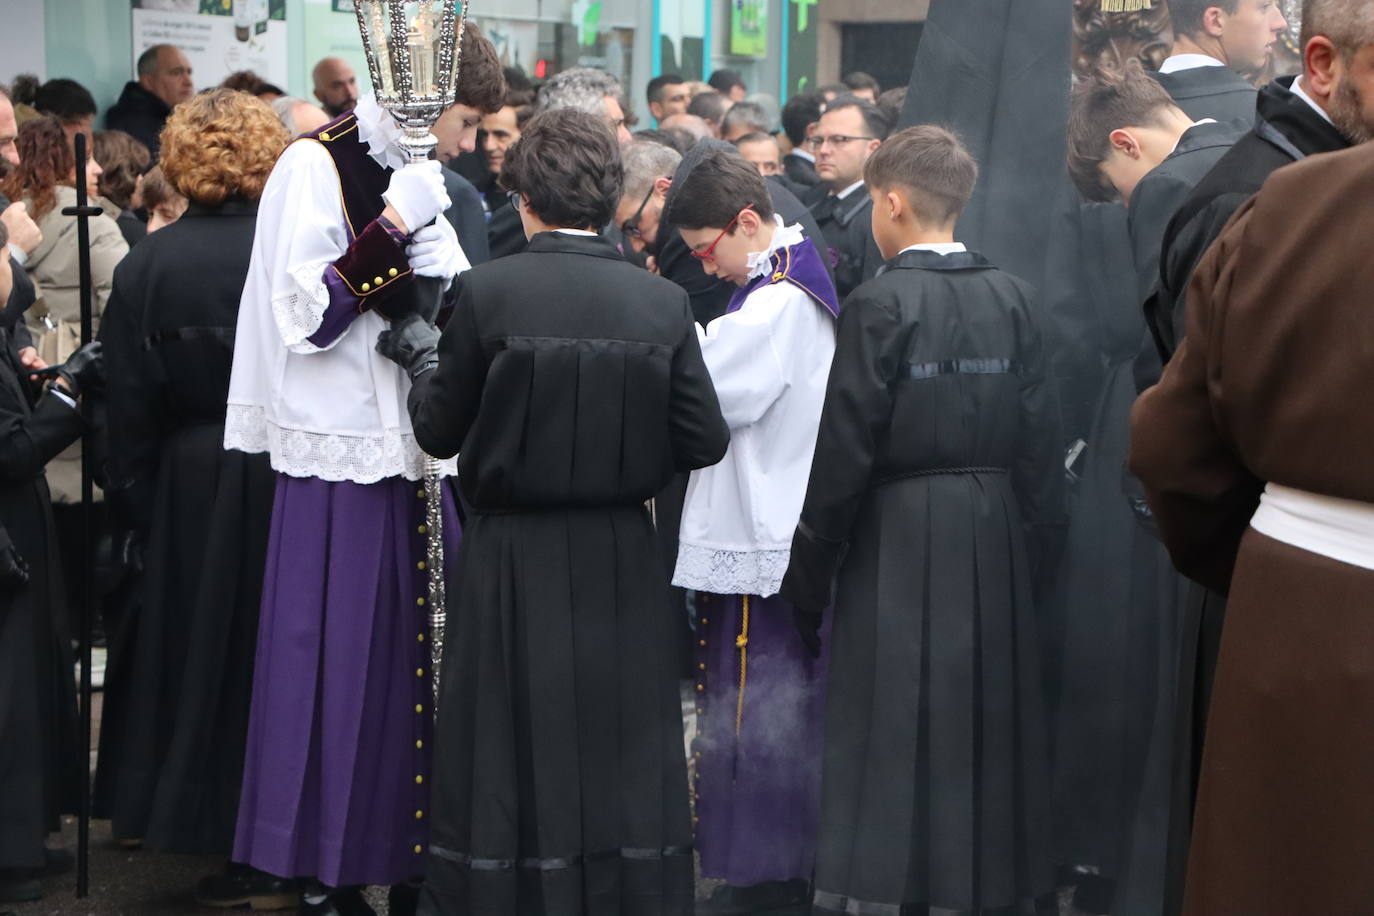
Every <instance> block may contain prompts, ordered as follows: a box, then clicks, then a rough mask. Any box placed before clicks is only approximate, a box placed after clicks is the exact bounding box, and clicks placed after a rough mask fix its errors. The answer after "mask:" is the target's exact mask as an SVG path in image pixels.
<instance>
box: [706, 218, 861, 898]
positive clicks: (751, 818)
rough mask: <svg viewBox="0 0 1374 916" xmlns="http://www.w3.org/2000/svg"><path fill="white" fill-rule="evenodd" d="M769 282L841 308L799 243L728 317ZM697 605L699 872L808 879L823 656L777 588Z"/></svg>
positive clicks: (783, 252) (740, 883)
mask: <svg viewBox="0 0 1374 916" xmlns="http://www.w3.org/2000/svg"><path fill="white" fill-rule="evenodd" d="M772 283H791V284H792V285H793V286H796V287H797V288H798V289H800V290H802V291H803V292H805V293H806V294H807V295H808V296H809V297H810V298H811V299H812V300H814V301H815V302H816V303H817V304H818V305H819V306H821V307H822V308H824V309H825V310H826V311H827V312H829V313H830V314H832V315H836V316H838V315H839V311H840V306H839V301H838V297H837V296H836V294H835V288H834V285H833V284H832V283H831V281H830V277H829V275H828V274H827V273H826V270H825V265H824V264H823V263H822V261H821V256H820V254H819V253H818V252H817V250H816V247H815V245H814V244H812V243H811V242H810V241H809V240H807V241H804V242H802V243H801V244H798V245H793V246H791V247H788V248H782V249H779V250H777V251H775V252H773V255H772V266H771V269H770V270H769V271H768V273H766V274H763V275H762V276H759V277H757V278H755V279H754V280H753V281H752V282H750V283H749V284H747V285H746V286H743V287H741V288H740V289H738V290H736V292H735V294H734V296H732V297H731V299H730V305H729V307H728V309H727V310H726V313H727V314H729V313H730V312H734V311H737V310H738V309H740V308H741V307H743V305H744V301H745V299H747V298H748V296H749V294H750V293H752V292H753V291H754V290H756V289H758V288H760V287H762V286H765V285H768V284H772ZM696 613H697V619H696V637H695V639H696V644H695V647H694V649H695V651H694V659H693V663H694V665H695V674H696V692H697V699H696V711H697V737H696V740H695V741H694V742H693V744H692V764H693V771H694V774H695V779H694V790H693V791H694V800H695V804H696V845H697V851H698V853H699V854H700V856H701V872H702V874H703V875H705V876H706V877H709V878H721V879H724V880H725V882H726V883H727V884H730V885H734V886H736V887H746V886H749V885H754V884H760V883H763V882H766V881H792V880H809V879H810V877H811V871H812V866H813V864H814V861H815V838H816V824H817V818H818V809H819V805H820V782H821V740H822V722H823V718H824V713H825V671H826V657H825V654H824V652H823V654H822V656H821V658H819V659H813V658H812V657H811V655H810V654H809V653H808V652H807V650H806V648H805V646H804V645H803V644H802V641H801V638H800V637H799V636H798V635H797V631H796V628H795V626H794V625H793V622H792V605H791V604H790V603H789V602H788V601H787V600H785V599H784V598H782V597H780V596H777V595H774V596H772V597H769V598H761V597H758V596H757V595H714V594H709V593H706V592H698V593H697V596H696ZM826 619H827V621H828V620H829V615H827V618H826ZM827 627H828V623H827ZM826 645H828V639H825V638H824V636H823V637H822V646H823V647H824V646H826Z"/></svg>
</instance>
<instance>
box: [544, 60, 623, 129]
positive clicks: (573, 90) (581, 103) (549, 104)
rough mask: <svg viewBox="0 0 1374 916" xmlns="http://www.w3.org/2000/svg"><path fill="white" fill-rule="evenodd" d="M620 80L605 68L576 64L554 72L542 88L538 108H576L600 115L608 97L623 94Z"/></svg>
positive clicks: (616, 97) (554, 109)
mask: <svg viewBox="0 0 1374 916" xmlns="http://www.w3.org/2000/svg"><path fill="white" fill-rule="evenodd" d="M623 91H624V90H623V88H622V87H621V85H620V80H618V79H616V78H615V77H614V76H611V74H609V73H607V72H606V71H605V70H597V69H595V68H593V67H573V68H572V69H570V70H564V71H563V72H561V73H559V74H557V75H555V76H554V77H553V78H551V79H550V80H549V81H548V82H547V83H545V84H544V86H543V88H541V89H540V90H539V98H538V100H537V101H536V106H537V107H538V110H539V111H557V110H559V109H562V108H573V109H576V110H578V111H585V112H587V113H588V114H594V115H596V116H597V117H601V116H603V115H604V114H605V111H604V109H603V105H604V104H605V99H606V97H607V96H610V97H611V98H615V99H618V98H620V96H621V94H622V93H623Z"/></svg>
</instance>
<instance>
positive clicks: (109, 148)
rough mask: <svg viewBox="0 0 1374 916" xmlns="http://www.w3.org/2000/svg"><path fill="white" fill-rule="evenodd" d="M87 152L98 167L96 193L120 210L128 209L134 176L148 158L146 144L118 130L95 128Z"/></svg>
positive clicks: (135, 185) (142, 171)
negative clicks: (98, 164) (89, 152)
mask: <svg viewBox="0 0 1374 916" xmlns="http://www.w3.org/2000/svg"><path fill="white" fill-rule="evenodd" d="M91 155H92V156H94V157H95V161H96V162H99V163H100V168H101V170H102V172H101V175H100V181H99V184H100V196H101V197H103V198H105V199H106V200H108V201H110V202H111V203H113V204H115V205H116V206H118V207H119V208H120V209H121V210H126V209H128V207H129V200H130V198H132V197H133V193H134V188H136V187H138V179H139V177H140V176H142V175H143V173H144V172H146V171H147V170H148V163H149V162H151V161H152V156H150V155H149V153H148V147H146V146H144V145H143V144H142V143H140V142H138V141H137V140H135V139H134V138H133V137H131V136H130V135H129V134H126V133H125V132H124V131H122V130H98V131H96V132H95V137H94V142H93V143H92V144H91Z"/></svg>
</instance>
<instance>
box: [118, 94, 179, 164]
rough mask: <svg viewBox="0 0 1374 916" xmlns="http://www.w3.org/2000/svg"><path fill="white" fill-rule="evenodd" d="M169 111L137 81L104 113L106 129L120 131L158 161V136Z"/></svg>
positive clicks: (162, 102) (160, 145) (160, 144)
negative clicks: (143, 147)
mask: <svg viewBox="0 0 1374 916" xmlns="http://www.w3.org/2000/svg"><path fill="white" fill-rule="evenodd" d="M171 113H172V109H171V108H169V107H168V105H167V103H166V102H164V101H162V99H160V98H158V97H157V96H155V95H153V94H152V93H151V92H149V91H148V90H147V89H144V88H143V87H142V86H141V85H139V83H137V82H128V83H125V84H124V91H123V92H121V93H120V94H119V101H117V102H115V103H114V105H112V106H111V107H110V110H109V111H107V112H106V113H105V126H106V127H108V128H109V129H110V130H122V131H124V132H125V133H127V134H129V135H131V136H132V137H133V138H134V139H135V140H137V141H138V142H139V143H142V144H143V145H144V146H146V147H148V152H150V153H152V154H153V162H157V157H158V151H159V150H160V149H161V147H162V140H161V138H160V136H159V135H160V134H161V133H162V125H164V124H166V123H167V116H168V115H170V114H171Z"/></svg>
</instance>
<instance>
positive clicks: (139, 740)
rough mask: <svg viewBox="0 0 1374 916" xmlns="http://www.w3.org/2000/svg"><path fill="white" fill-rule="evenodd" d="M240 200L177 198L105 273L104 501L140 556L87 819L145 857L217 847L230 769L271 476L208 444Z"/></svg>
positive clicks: (244, 691) (240, 265) (236, 754)
mask: <svg viewBox="0 0 1374 916" xmlns="http://www.w3.org/2000/svg"><path fill="white" fill-rule="evenodd" d="M256 212H257V208H256V205H255V204H251V203H248V202H246V201H242V200H237V199H231V200H229V201H227V202H226V203H224V204H223V205H222V206H220V207H214V208H210V207H204V206H201V205H198V204H192V205H191V206H190V208H188V209H187V211H186V214H185V216H183V217H182V218H181V219H180V220H178V221H177V222H176V223H173V224H172V225H171V226H168V227H166V228H165V229H161V230H159V231H158V232H155V233H153V234H151V235H149V236H148V237H147V238H146V239H145V240H144V241H142V242H140V243H139V244H138V247H137V248H136V249H134V251H133V252H132V253H131V254H130V255H129V256H128V257H127V258H125V260H124V261H123V263H121V264H120V265H119V268H118V269H117V270H116V271H115V282H114V292H113V294H112V296H111V299H110V303H109V306H108V307H107V309H106V312H105V319H104V322H103V324H102V328H101V336H102V339H103V340H104V342H105V352H106V360H107V363H108V368H109V375H110V383H109V411H110V452H111V454H110V464H109V474H110V478H111V482H112V488H111V490H110V491H109V493H110V499H111V501H112V504H113V505H115V506H117V507H119V509H120V513H119V514H120V515H121V516H122V519H121V520H122V521H123V523H124V524H125V525H128V526H131V527H132V530H133V531H134V532H135V533H136V534H137V537H138V539H139V541H140V542H141V544H142V545H143V562H144V573H143V576H142V580H141V582H139V583H138V585H137V587H136V588H135V589H134V590H133V595H134V599H133V605H132V607H131V608H130V610H129V613H127V614H126V615H125V617H124V624H123V626H122V627H121V630H120V632H119V633H117V634H112V639H113V642H112V644H111V657H110V668H109V672H108V677H107V695H106V705H105V720H104V727H103V729H102V732H101V754H100V773H99V775H98V778H97V793H96V794H97V803H98V809H97V810H99V811H100V812H101V813H102V814H103V815H104V816H107V817H110V818H111V819H112V820H113V829H114V832H115V836H117V837H121V838H123V837H142V838H144V839H145V844H146V846H147V847H148V848H150V849H155V850H165V851H175V852H211V851H220V850H227V849H228V848H229V845H230V843H231V842H232V840H233V833H234V824H235V819H236V816H237V812H238V799H239V783H240V781H241V778H242V772H243V753H244V745H245V741H246V733H247V722H248V718H247V717H248V706H249V700H250V697H251V693H252V676H253V660H254V653H255V649H256V644H257V630H258V607H259V603H260V601H261V597H262V575H263V562H264V557H265V555H266V547H267V536H268V528H269V525H270V521H271V511H272V494H273V487H274V478H273V475H272V471H271V469H270V467H269V465H268V461H267V456H266V455H248V454H245V453H243V452H236V451H225V449H224V408H225V399H226V396H227V394H228V391H229V371H230V365H231V362H232V358H233V343H234V328H235V325H236V324H237V320H238V308H239V298H240V296H241V294H242V291H243V281H244V277H245V276H246V275H247V273H248V259H249V253H250V251H251V248H252V243H253V227H254V222H255V219H256Z"/></svg>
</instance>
